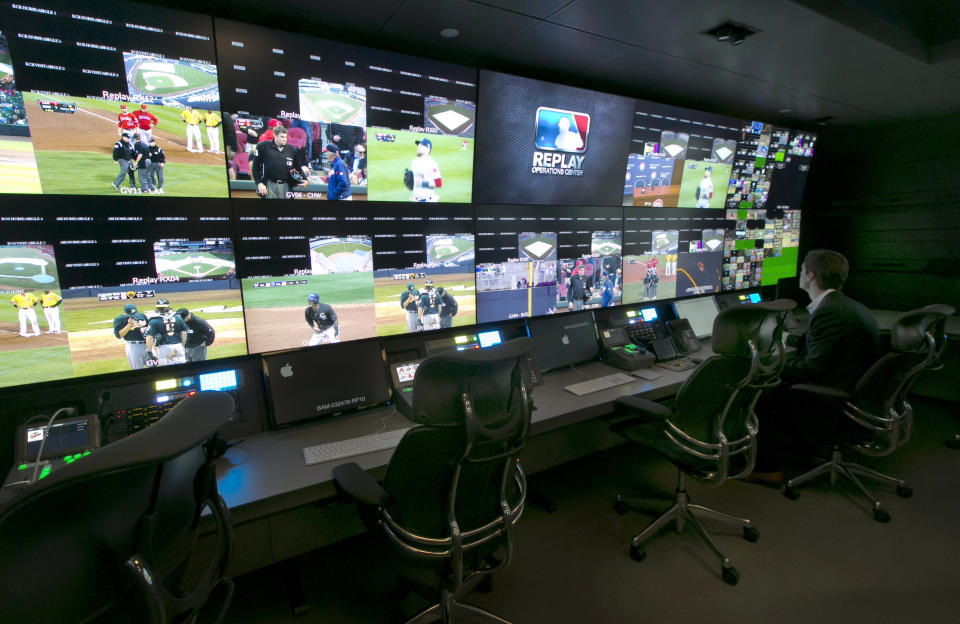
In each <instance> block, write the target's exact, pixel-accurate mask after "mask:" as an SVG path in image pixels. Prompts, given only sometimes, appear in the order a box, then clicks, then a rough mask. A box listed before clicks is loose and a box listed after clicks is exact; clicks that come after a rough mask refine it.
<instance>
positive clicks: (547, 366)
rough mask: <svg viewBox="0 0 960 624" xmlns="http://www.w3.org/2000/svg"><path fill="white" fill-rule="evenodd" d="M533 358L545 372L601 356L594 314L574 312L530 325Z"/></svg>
mask: <svg viewBox="0 0 960 624" xmlns="http://www.w3.org/2000/svg"><path fill="white" fill-rule="evenodd" d="M527 327H528V328H529V330H530V338H531V339H532V340H533V355H534V357H535V358H536V360H537V365H538V366H539V367H540V370H541V371H543V372H546V371H549V370H553V369H555V368H563V367H565V366H573V365H574V364H579V363H580V362H585V361H587V360H595V359H597V358H598V357H599V356H600V347H599V344H598V343H597V330H596V327H595V326H594V323H593V312H590V311H589V310H588V311H585V312H571V313H569V314H560V315H553V316H544V317H540V318H536V319H531V320H530V321H528V322H527Z"/></svg>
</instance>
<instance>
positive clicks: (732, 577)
mask: <svg viewBox="0 0 960 624" xmlns="http://www.w3.org/2000/svg"><path fill="white" fill-rule="evenodd" d="M739 581H740V571H739V570H737V569H736V568H734V567H733V566H730V567H729V568H724V569H723V582H724V583H726V584H727V585H736V584H737V583H738V582H739Z"/></svg>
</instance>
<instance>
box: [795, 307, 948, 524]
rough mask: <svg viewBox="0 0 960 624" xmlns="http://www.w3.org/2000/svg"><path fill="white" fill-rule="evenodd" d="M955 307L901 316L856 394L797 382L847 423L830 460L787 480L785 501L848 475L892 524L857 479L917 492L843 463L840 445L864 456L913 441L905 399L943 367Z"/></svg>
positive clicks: (890, 450)
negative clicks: (805, 487) (825, 478)
mask: <svg viewBox="0 0 960 624" xmlns="http://www.w3.org/2000/svg"><path fill="white" fill-rule="evenodd" d="M953 313H954V309H953V308H951V307H950V306H946V305H930V306H926V307H924V308H919V309H917V310H911V311H910V312H905V313H903V314H901V315H900V316H899V317H897V319H896V320H895V321H894V323H893V327H892V328H891V330H890V352H889V353H886V354H885V355H883V356H882V357H881V358H880V359H879V360H878V361H877V362H876V363H875V364H874V365H873V366H871V367H870V368H869V369H868V370H867V372H865V373H864V374H863V376H862V377H861V378H860V380H859V381H858V382H857V385H856V387H855V388H854V389H853V392H852V393H848V392H844V391H842V390H837V389H835V388H828V387H824V386H815V385H811V384H795V385H794V386H792V387H793V388H794V389H796V390H800V391H803V392H808V393H810V395H811V396H812V397H816V399H817V401H818V405H823V406H825V407H826V408H827V409H830V408H831V407H832V408H833V409H835V410H836V412H837V413H838V414H842V416H841V418H842V417H843V416H845V417H846V418H847V419H849V421H848V422H847V423H846V425H847V426H846V427H845V428H844V429H843V431H842V432H841V433H840V434H839V437H838V439H837V440H836V441H835V443H834V447H833V453H832V455H831V458H830V459H829V460H828V461H826V462H824V463H823V464H821V465H819V466H817V467H816V468H814V469H813V470H810V471H809V472H806V473H804V474H802V475H800V476H799V477H795V478H793V479H790V480H788V481H787V482H786V487H785V489H784V494H785V495H786V496H787V498H791V499H796V498H798V497H799V496H800V493H799V491H798V490H797V488H798V487H799V486H800V485H802V484H804V483H806V482H808V481H810V480H812V479H815V478H816V477H818V476H820V475H822V474H829V475H830V483H831V485H833V484H836V481H837V475H838V474H839V475H842V476H844V477H846V478H847V479H848V480H849V481H850V482H852V483H853V484H854V485H855V486H856V487H857V489H858V490H860V492H861V493H862V494H863V495H864V496H866V497H867V500H869V501H870V504H871V505H872V507H873V517H874V518H875V519H876V520H877V521H879V522H889V521H890V514H889V513H888V512H887V510H885V509H884V508H883V507H882V506H881V505H880V501H879V500H878V499H877V498H876V497H875V496H873V494H871V493H870V490H868V489H867V488H866V487H865V486H864V485H863V483H862V482H861V481H860V479H858V478H857V476H858V475H859V476H862V477H870V478H873V479H877V480H879V481H882V482H886V483H892V484H894V485H896V487H897V494H898V495H900V496H902V497H904V498H908V497H910V496H912V495H913V490H912V489H911V488H909V487H907V484H906V482H905V481H904V480H903V479H899V478H897V477H892V476H889V475H885V474H883V473H880V472H878V471H876V470H873V469H871V468H867V467H865V466H861V465H860V464H857V463H853V462H848V461H844V459H843V455H842V453H841V447H847V448H850V449H851V450H853V451H855V452H857V453H860V454H862V455H868V456H873V457H883V456H886V455H889V454H891V453H893V452H894V451H895V450H897V449H898V448H900V447H901V446H903V445H904V444H906V443H907V442H908V441H909V440H910V434H911V432H912V428H913V408H912V407H910V403H908V402H907V396H908V395H909V394H910V390H911V388H912V387H913V384H914V383H915V382H916V380H917V379H918V378H919V376H920V373H922V372H924V371H927V370H933V369H934V368H936V367H939V366H941V365H942V364H941V359H942V357H943V353H944V351H945V349H946V334H945V332H944V327H945V325H946V319H947V317H948V316H951V315H952V314H953Z"/></svg>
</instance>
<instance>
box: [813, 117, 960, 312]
mask: <svg viewBox="0 0 960 624" xmlns="http://www.w3.org/2000/svg"><path fill="white" fill-rule="evenodd" d="M801 232H802V238H801V247H802V250H801V251H803V250H806V249H812V248H817V247H826V248H830V249H836V250H837V251H840V252H841V253H843V254H844V255H846V256H847V258H848V259H849V260H850V264H851V271H850V273H851V274H850V279H849V280H848V282H847V286H846V287H845V288H844V290H845V292H847V294H849V295H850V296H852V297H854V298H856V299H858V300H860V301H862V302H863V303H864V304H866V305H867V306H869V307H871V308H875V309H887V310H907V309H911V308H916V307H920V306H923V305H927V304H930V303H948V304H950V305H953V306H954V307H957V308H960V121H958V119H957V117H956V116H950V117H935V118H927V119H919V120H913V121H908V122H883V123H871V124H860V125H854V126H844V127H836V128H827V129H825V130H824V131H823V132H822V133H821V134H819V136H818V142H817V152H816V156H815V158H814V161H813V164H812V166H811V171H810V179H809V184H808V186H807V193H806V196H805V198H804V206H803V223H802V228H801Z"/></svg>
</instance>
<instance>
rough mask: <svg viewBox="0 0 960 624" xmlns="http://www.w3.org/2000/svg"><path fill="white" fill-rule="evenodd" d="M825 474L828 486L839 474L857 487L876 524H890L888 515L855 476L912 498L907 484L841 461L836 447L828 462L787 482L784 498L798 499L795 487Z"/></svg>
mask: <svg viewBox="0 0 960 624" xmlns="http://www.w3.org/2000/svg"><path fill="white" fill-rule="evenodd" d="M825 473H830V485H836V484H837V474H840V475H843V476H844V477H846V478H847V479H848V480H849V481H850V482H852V483H853V484H854V485H855V486H857V489H858V490H860V492H861V493H862V494H863V495H864V496H865V497H866V498H867V500H868V501H870V504H871V505H872V507H873V518H874V519H875V520H876V521H877V522H890V513H889V512H888V511H887V510H886V509H884V508H883V506H882V505H881V504H880V501H879V500H878V499H877V498H876V497H875V496H874V495H873V494H871V493H870V490H868V489H867V488H866V486H865V485H863V483H862V482H861V481H860V479H858V478H857V475H860V476H864V477H870V478H872V479H877V480H878V481H883V482H886V483H893V484H895V485H896V486H897V495H898V496H900V497H902V498H910V497H911V496H913V489H912V488H910V487H907V482H906V481H904V480H903V479H898V478H896V477H891V476H889V475H885V474H883V473H882V472H877V471H876V470H873V469H872V468H867V467H866V466H861V465H860V464H857V463H854V462H847V461H843V455H842V454H841V453H840V448H839V447H837V446H835V447H833V455H832V456H831V457H830V460H829V461H827V462H826V463H823V464H821V465H819V466H817V467H816V468H814V469H813V470H810V471H808V472H805V473H804V474H802V475H800V476H799V477H794V478H793V479H790V480H788V481H787V482H786V484H785V487H784V490H783V494H784V496H786V497H787V498H789V499H791V500H796V499H798V498H800V492H799V491H798V490H797V487H798V486H800V485H802V484H804V483H806V482H808V481H812V480H813V479H816V478H817V477H819V476H820V475H822V474H825Z"/></svg>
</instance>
